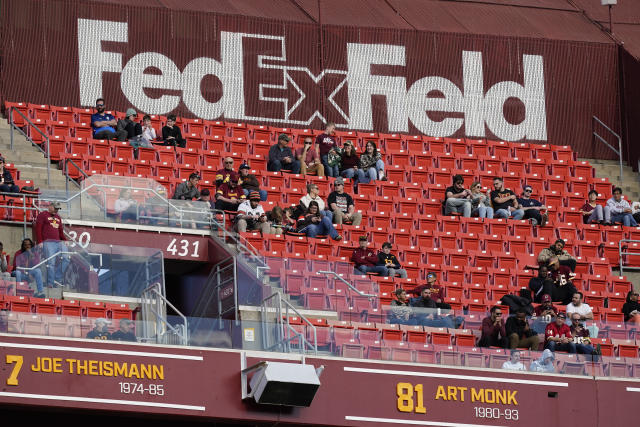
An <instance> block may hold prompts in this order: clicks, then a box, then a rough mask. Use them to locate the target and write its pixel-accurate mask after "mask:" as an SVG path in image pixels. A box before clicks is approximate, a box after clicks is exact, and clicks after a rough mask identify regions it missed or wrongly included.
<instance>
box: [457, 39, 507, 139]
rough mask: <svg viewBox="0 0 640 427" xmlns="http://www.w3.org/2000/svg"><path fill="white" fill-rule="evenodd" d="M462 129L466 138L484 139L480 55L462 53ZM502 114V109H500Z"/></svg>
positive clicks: (482, 80)
mask: <svg viewBox="0 0 640 427" xmlns="http://www.w3.org/2000/svg"><path fill="white" fill-rule="evenodd" d="M462 82H463V83H462V84H463V87H464V127H465V134H466V135H467V136H477V137H484V134H485V132H484V74H483V72H482V53H480V52H468V51H462ZM500 114H502V108H500Z"/></svg>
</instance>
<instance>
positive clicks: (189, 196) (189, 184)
mask: <svg viewBox="0 0 640 427" xmlns="http://www.w3.org/2000/svg"><path fill="white" fill-rule="evenodd" d="M198 182H200V175H198V173H197V172H193V173H191V175H189V179H188V180H187V181H185V182H182V183H180V184H178V186H177V187H176V191H175V192H174V193H173V198H174V199H176V200H193V199H197V198H199V197H200V190H198Z"/></svg>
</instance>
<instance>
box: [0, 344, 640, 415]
mask: <svg viewBox="0 0 640 427" xmlns="http://www.w3.org/2000/svg"><path fill="white" fill-rule="evenodd" d="M255 332H259V331H255ZM245 335H246V334H245ZM251 336H253V334H251ZM0 341H1V342H0V405H1V404H22V405H28V406H32V407H38V406H39V407H58V408H69V409H95V410H105V411H113V412H137V413H155V414H166V415H185V416H190V417H194V416H196V417H206V418H216V419H225V420H234V421H239V420H251V421H254V422H271V423H276V422H279V423H283V424H291V425H303V424H306V425H335V426H344V425H349V426H356V425H358V426H368V425H371V426H374V425H380V426H382V425H389V424H405V425H408V424H414V425H466V426H482V425H492V426H507V425H509V426H523V427H528V426H538V427H539V426H541V425H549V426H551V425H553V426H567V425H589V426H614V425H615V426H622V425H633V421H634V420H635V418H634V416H635V414H634V411H633V410H630V408H633V407H634V406H633V405H634V403H635V402H637V396H638V392H640V387H638V383H637V382H633V381H623V380H611V379H608V378H607V379H602V380H599V379H598V380H594V379H593V378H592V377H576V376H562V375H543V374H517V373H513V372H507V371H496V370H479V369H471V368H447V367H441V366H434V365H418V364H406V363H405V364H403V363H387V362H375V361H355V360H349V359H345V360H339V359H335V358H318V357H308V358H307V359H306V363H308V364H311V365H313V366H315V367H319V366H321V365H323V366H324V371H323V372H322V374H321V376H320V382H321V386H320V388H319V390H318V392H317V393H316V395H315V398H314V400H313V403H312V404H311V406H310V407H308V408H285V407H274V406H268V405H266V406H264V405H263V406H260V405H257V404H256V403H254V402H252V401H243V400H242V399H241V389H240V369H241V363H240V362H241V354H240V352H239V351H233V350H231V351H230V350H222V351H220V350H218V351H216V350H213V349H206V350H205V349H202V348H200V349H197V348H177V347H159V346H148V345H134V344H119V343H110V342H105V341H95V342H90V341H74V340H64V339H57V338H50V339H47V340H42V339H38V338H29V337H16V336H9V335H3V336H2V337H1V340H0ZM269 356H270V354H269V353H254V352H248V360H247V366H251V365H253V364H256V363H258V362H260V361H264V360H269V359H270V357H269ZM280 356H283V355H280ZM279 361H280V362H289V363H300V361H299V356H295V355H291V356H290V357H288V358H287V357H285V358H279ZM34 409H35V408H34ZM185 420H186V418H185Z"/></svg>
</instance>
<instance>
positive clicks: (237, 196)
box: [215, 177, 246, 211]
mask: <svg viewBox="0 0 640 427" xmlns="http://www.w3.org/2000/svg"><path fill="white" fill-rule="evenodd" d="M245 200H246V196H245V195H244V192H243V191H242V188H240V185H239V184H238V179H237V178H235V177H231V178H229V182H225V183H222V184H220V185H219V186H218V188H217V189H216V204H215V208H216V209H218V210H222V211H237V210H238V206H239V205H240V203H242V202H244V201H245Z"/></svg>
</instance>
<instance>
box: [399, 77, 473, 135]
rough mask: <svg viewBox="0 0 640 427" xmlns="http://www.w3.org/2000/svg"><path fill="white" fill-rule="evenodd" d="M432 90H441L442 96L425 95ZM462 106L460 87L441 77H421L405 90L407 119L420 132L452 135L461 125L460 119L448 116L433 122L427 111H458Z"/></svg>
mask: <svg viewBox="0 0 640 427" xmlns="http://www.w3.org/2000/svg"><path fill="white" fill-rule="evenodd" d="M434 90H436V91H439V92H442V94H444V98H429V97H427V95H428V94H429V92H431V91H434ZM462 108H463V105H462V93H460V89H458V87H457V86H456V85H455V84H453V82H451V80H447V79H445V78H443V77H423V78H421V79H420V80H418V81H417V82H415V83H414V84H412V85H411V88H410V89H409V91H408V92H407V111H408V114H409V119H410V120H411V123H413V125H414V126H415V127H417V128H418V130H419V131H420V132H422V133H424V134H426V135H429V136H439V137H444V136H449V135H453V134H454V133H456V132H457V130H458V129H460V126H462V119H454V118H448V119H444V120H442V121H440V122H435V121H433V120H431V119H430V118H429V116H428V115H427V111H445V112H449V113H458V112H461V111H462Z"/></svg>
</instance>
